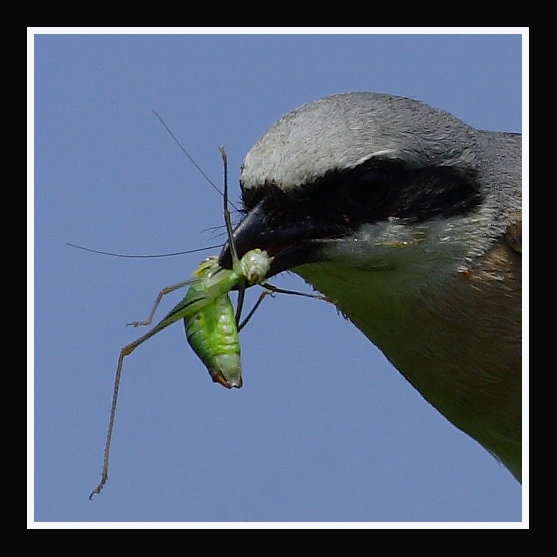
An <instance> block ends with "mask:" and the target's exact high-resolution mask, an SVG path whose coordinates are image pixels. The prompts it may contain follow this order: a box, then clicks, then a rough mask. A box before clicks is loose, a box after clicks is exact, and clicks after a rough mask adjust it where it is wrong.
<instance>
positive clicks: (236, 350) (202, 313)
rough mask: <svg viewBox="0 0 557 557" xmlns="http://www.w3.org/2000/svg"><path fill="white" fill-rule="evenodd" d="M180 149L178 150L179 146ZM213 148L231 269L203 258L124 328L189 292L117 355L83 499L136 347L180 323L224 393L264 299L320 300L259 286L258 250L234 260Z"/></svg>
mask: <svg viewBox="0 0 557 557" xmlns="http://www.w3.org/2000/svg"><path fill="white" fill-rule="evenodd" d="M157 116H158V115H157ZM165 127H166V126H165ZM167 129H168V128H167ZM173 137H174V136H173ZM176 141H177V140H176ZM178 144H179V142H178ZM179 145H180V144H179ZM180 147H181V148H182V150H183V147H182V146H181V145H180ZM219 149H220V152H221V155H222V159H223V164H224V192H223V200H224V220H225V223H226V229H227V235H228V241H229V244H230V246H231V252H232V261H233V264H232V269H224V268H222V267H221V266H220V265H219V264H218V258H217V257H210V258H207V259H205V260H204V261H202V262H201V263H200V265H199V266H198V267H197V269H196V270H195V271H194V273H193V275H194V277H195V278H194V279H192V280H187V281H184V282H181V283H178V284H175V285H173V286H169V287H167V288H164V289H163V290H162V291H161V292H160V293H159V295H158V296H157V299H156V300H155V304H154V306H153V308H152V310H151V313H150V314H149V317H148V318H147V319H146V320H145V321H137V322H134V323H130V325H132V326H135V327H137V326H142V325H149V324H150V323H151V321H152V318H153V316H154V314H155V311H156V309H157V307H158V305H159V303H160V301H161V299H162V297H163V296H165V295H166V294H168V293H170V292H173V291H175V290H178V289H180V288H184V287H186V286H189V287H190V288H189V289H188V292H187V293H186V296H185V297H184V298H183V300H182V301H181V302H180V303H178V304H177V305H176V306H175V307H174V308H173V309H172V310H171V311H170V312H169V313H168V314H167V315H166V317H164V318H163V319H162V320H161V321H160V322H159V323H158V324H157V325H155V326H154V327H153V328H152V329H151V330H150V331H149V332H147V333H146V334H144V335H143V336H141V337H139V338H138V339H137V340H135V341H134V342H132V343H130V344H128V345H126V346H124V347H123V348H122V350H121V351H120V356H119V358H118V365H117V368H116V376H115V379H114V389H113V394H112V405H111V409H110V418H109V423H108V432H107V436H106V442H105V448H104V457H103V467H102V473H101V481H100V482H99V484H98V485H97V487H96V488H95V489H94V490H93V491H92V492H91V494H90V496H89V499H91V498H92V497H93V495H95V494H96V493H100V492H101V490H102V489H103V487H104V485H105V483H106V481H107V480H108V465H109V457H110V445H111V441H112V433H113V430H114V419H115V415H116V406H117V403H118V391H119V387H120V379H121V375H122V367H123V363H124V358H125V357H126V356H128V355H129V354H131V353H132V352H133V351H134V350H135V349H136V348H137V347H138V346H139V345H141V344H143V343H144V342H145V341H146V340H148V339H149V338H151V337H152V336H154V335H156V334H157V333H159V332H160V331H162V330H163V329H165V328H166V327H168V326H169V325H171V324H172V323H174V322H176V321H178V320H179V319H183V320H184V325H185V328H186V337H187V340H188V342H189V344H190V346H191V347H192V348H193V350H194V351H195V353H196V354H197V355H198V356H199V358H200V359H201V360H202V361H203V363H204V364H205V365H206V367H207V368H208V370H209V373H210V375H211V377H212V379H213V381H214V382H218V383H220V384H222V385H224V386H225V387H227V388H231V387H237V388H240V387H241V386H242V377H241V364H240V345H239V341H238V331H239V330H240V329H241V328H243V326H244V325H245V324H246V323H247V322H248V320H249V319H250V318H251V316H252V315H253V313H254V312H255V310H256V309H257V307H258V306H259V304H260V303H261V302H262V300H263V299H264V298H265V296H267V295H269V294H272V293H275V292H277V293H285V294H294V295H299V296H305V297H311V298H319V299H325V298H324V297H323V296H318V295H314V294H307V293H302V292H294V291H290V290H283V289H280V288H276V287H274V286H272V285H270V284H268V283H265V282H264V281H265V277H266V275H267V273H268V272H269V269H270V265H271V260H272V259H271V258H270V257H269V256H268V255H267V253H266V252H265V251H263V250H260V249H254V250H251V251H248V252H247V253H246V254H245V255H244V256H243V257H242V258H241V259H239V258H238V254H237V252H236V247H235V245H234V241H233V233H232V232H233V231H232V223H231V218H230V211H229V209H228V178H227V173H228V171H227V159H226V153H225V151H224V149H223V148H222V147H220V148H219ZM184 152H185V151H184ZM186 154H187V153H186ZM188 156H189V155H188ZM194 164H195V163H194ZM196 166H197V165H196ZM204 175H205V174H204ZM76 247H77V246H76ZM256 284H260V285H261V286H263V287H264V288H265V290H264V292H263V293H262V294H261V295H260V297H259V299H258V301H257V302H256V304H255V306H254V308H253V309H252V310H251V311H250V313H249V314H248V316H247V317H246V319H244V321H243V322H240V317H241V311H242V305H243V299H244V290H245V288H247V287H250V286H254V285H256ZM232 289H237V290H238V305H237V310H236V314H235V315H234V310H233V308H232V304H231V302H230V298H229V296H228V293H229V292H230V291H231V290H232Z"/></svg>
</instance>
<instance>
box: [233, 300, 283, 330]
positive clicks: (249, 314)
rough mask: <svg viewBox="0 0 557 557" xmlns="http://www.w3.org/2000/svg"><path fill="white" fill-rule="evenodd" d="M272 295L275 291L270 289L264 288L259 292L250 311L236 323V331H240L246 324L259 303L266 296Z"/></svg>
mask: <svg viewBox="0 0 557 557" xmlns="http://www.w3.org/2000/svg"><path fill="white" fill-rule="evenodd" d="M274 295H275V293H274V292H271V291H270V290H264V291H263V292H261V294H260V295H259V298H258V299H257V302H255V304H254V306H253V307H252V308H251V310H250V312H249V313H248V314H247V315H246V317H245V319H244V320H243V321H242V322H241V323H240V324H238V332H240V331H241V330H242V329H243V328H244V327H245V326H246V325H247V324H248V321H249V320H250V319H251V318H252V317H253V314H254V313H255V312H256V311H257V308H258V307H259V306H260V305H261V302H262V301H263V300H264V299H265V298H266V297H267V296H274Z"/></svg>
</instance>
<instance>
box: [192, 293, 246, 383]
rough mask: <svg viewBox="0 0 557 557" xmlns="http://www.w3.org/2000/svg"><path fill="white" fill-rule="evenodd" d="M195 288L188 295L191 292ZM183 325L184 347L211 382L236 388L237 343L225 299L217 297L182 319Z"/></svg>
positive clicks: (239, 376) (238, 378) (231, 311)
mask: <svg viewBox="0 0 557 557" xmlns="http://www.w3.org/2000/svg"><path fill="white" fill-rule="evenodd" d="M195 286H197V285H195ZM195 286H194V287H192V288H191V289H190V291H194V290H195ZM188 294H189V292H188ZM192 294H193V292H192ZM184 325H185V328H186V337H187V339H188V343H189V344H190V346H191V347H192V349H193V351H194V352H195V353H196V354H197V355H198V357H199V358H200V359H201V361H202V362H203V363H204V364H205V366H206V367H207V369H208V370H209V373H210V375H211V378H212V379H213V381H214V382H215V383H220V384H221V385H224V386H225V387H227V388H229V389H230V388H231V387H237V388H240V387H241V386H242V368H241V362H240V343H239V341H238V328H237V326H236V319H235V316H234V308H233V307H232V303H231V302H230V298H229V297H228V295H227V294H226V295H224V296H219V297H218V298H216V299H215V300H214V301H213V302H211V303H210V304H208V305H206V306H205V307H204V308H203V309H202V310H200V311H199V312H197V313H196V314H195V315H193V316H192V317H191V318H189V319H184Z"/></svg>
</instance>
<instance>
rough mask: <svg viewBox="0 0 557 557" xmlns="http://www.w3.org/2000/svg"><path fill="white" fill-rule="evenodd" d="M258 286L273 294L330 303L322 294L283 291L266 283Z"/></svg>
mask: <svg viewBox="0 0 557 557" xmlns="http://www.w3.org/2000/svg"><path fill="white" fill-rule="evenodd" d="M259 286H261V287H262V288H265V289H267V290H269V291H270V292H273V293H275V294H291V295H292V296H303V297H304V298H314V299H316V300H323V301H325V302H329V301H330V300H328V299H327V296H323V294H310V293H309V292H297V291H296V290H285V289H284V288H278V287H276V286H273V285H272V284H269V283H268V282H262V283H261V284H260V285H259Z"/></svg>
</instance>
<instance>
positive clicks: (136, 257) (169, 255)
mask: <svg viewBox="0 0 557 557" xmlns="http://www.w3.org/2000/svg"><path fill="white" fill-rule="evenodd" d="M67 245H68V246H71V247H72V248H76V249H81V250H83V251H89V252H91V253H98V254H100V255H110V256H111V257H128V258H130V259H148V258H151V257H152V258H156V257H173V256H175V255H186V254H187V253H197V252H200V251H207V250H210V249H216V248H220V247H222V244H218V245H215V246H207V247H206V248H197V249H188V250H186V251H175V252H173V253H157V254H154V255H128V254H124V253H112V252H111V251H100V250H98V249H91V248H86V247H83V246H78V245H76V244H70V242H67Z"/></svg>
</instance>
